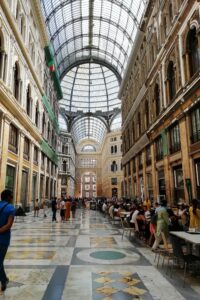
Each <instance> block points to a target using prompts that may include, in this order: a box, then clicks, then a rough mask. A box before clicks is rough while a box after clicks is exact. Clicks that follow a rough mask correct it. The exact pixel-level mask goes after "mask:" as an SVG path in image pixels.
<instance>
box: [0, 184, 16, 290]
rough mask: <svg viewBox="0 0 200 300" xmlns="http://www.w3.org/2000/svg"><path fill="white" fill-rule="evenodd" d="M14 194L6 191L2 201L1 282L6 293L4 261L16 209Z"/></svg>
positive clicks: (6, 282)
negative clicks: (13, 202) (13, 201)
mask: <svg viewBox="0 0 200 300" xmlns="http://www.w3.org/2000/svg"><path fill="white" fill-rule="evenodd" d="M12 200H13V194H12V192H11V191H9V190H4V191H3V192H2V193H1V201H0V281H1V290H2V291H5V289H6V287H7V284H8V282H9V279H8V277H7V276H6V273H5V270H4V259H5V256H6V253H7V250H8V246H9V244H10V237H11V230H10V229H11V227H12V225H13V221H14V216H15V208H14V206H13V205H12V204H11V203H12Z"/></svg>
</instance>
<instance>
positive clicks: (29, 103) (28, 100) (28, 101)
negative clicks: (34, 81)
mask: <svg viewBox="0 0 200 300" xmlns="http://www.w3.org/2000/svg"><path fill="white" fill-rule="evenodd" d="M31 112H32V99H31V88H30V85H28V88H27V94H26V113H27V115H28V116H29V117H31Z"/></svg>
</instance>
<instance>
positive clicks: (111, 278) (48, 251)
mask: <svg viewBox="0 0 200 300" xmlns="http://www.w3.org/2000/svg"><path fill="white" fill-rule="evenodd" d="M40 213H41V215H40V216H39V218H34V217H33V216H32V214H31V213H30V214H29V215H28V216H26V217H25V220H24V222H22V221H20V220H18V221H17V222H15V224H14V227H13V230H12V241H11V246H10V248H9V251H8V254H7V257H6V261H5V267H6V272H7V275H8V277H9V279H10V283H9V285H8V288H7V290H6V291H5V293H1V294H0V300H3V299H5V300H11V299H12V300H32V299H33V300H40V299H42V300H60V299H62V300H112V299H113V300H133V299H140V300H142V299H144V300H145V299H146V300H147V299H149V300H150V299H154V300H155V299H156V300H165V299H166V300H178V299H187V300H196V299H200V277H197V276H196V277H194V276H193V277H192V276H188V278H187V280H186V285H185V287H183V281H182V272H179V271H176V272H174V274H173V277H172V278H171V277H170V276H168V275H166V272H165V269H164V268H162V267H160V268H157V267H156V266H155V263H154V254H153V253H152V252H151V250H150V249H149V248H147V247H144V246H143V245H142V244H141V243H139V242H138V240H137V239H136V238H135V237H134V236H133V237H131V238H128V237H124V238H123V239H122V238H121V229H120V227H119V226H118V225H117V224H116V225H113V224H111V223H110V222H109V221H108V220H107V219H106V218H104V217H103V216H102V215H101V214H100V213H99V212H95V211H89V210H78V211H77V215H76V219H74V220H72V219H71V220H70V221H68V222H65V223H61V222H60V219H59V215H58V223H55V222H54V223H52V222H51V211H49V212H48V216H47V218H45V219H44V218H43V214H42V212H40Z"/></svg>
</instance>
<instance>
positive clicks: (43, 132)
mask: <svg viewBox="0 0 200 300" xmlns="http://www.w3.org/2000/svg"><path fill="white" fill-rule="evenodd" d="M45 129H46V120H45V113H44V112H43V115H42V134H43V135H44V134H45Z"/></svg>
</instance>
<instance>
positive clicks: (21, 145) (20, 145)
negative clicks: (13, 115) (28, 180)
mask: <svg viewBox="0 0 200 300" xmlns="http://www.w3.org/2000/svg"><path fill="white" fill-rule="evenodd" d="M24 137H25V134H24V132H22V131H21V130H20V133H19V143H18V170H17V173H18V175H17V176H16V188H17V189H16V203H20V202H21V199H20V198H21V181H22V167H23V152H24Z"/></svg>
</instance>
